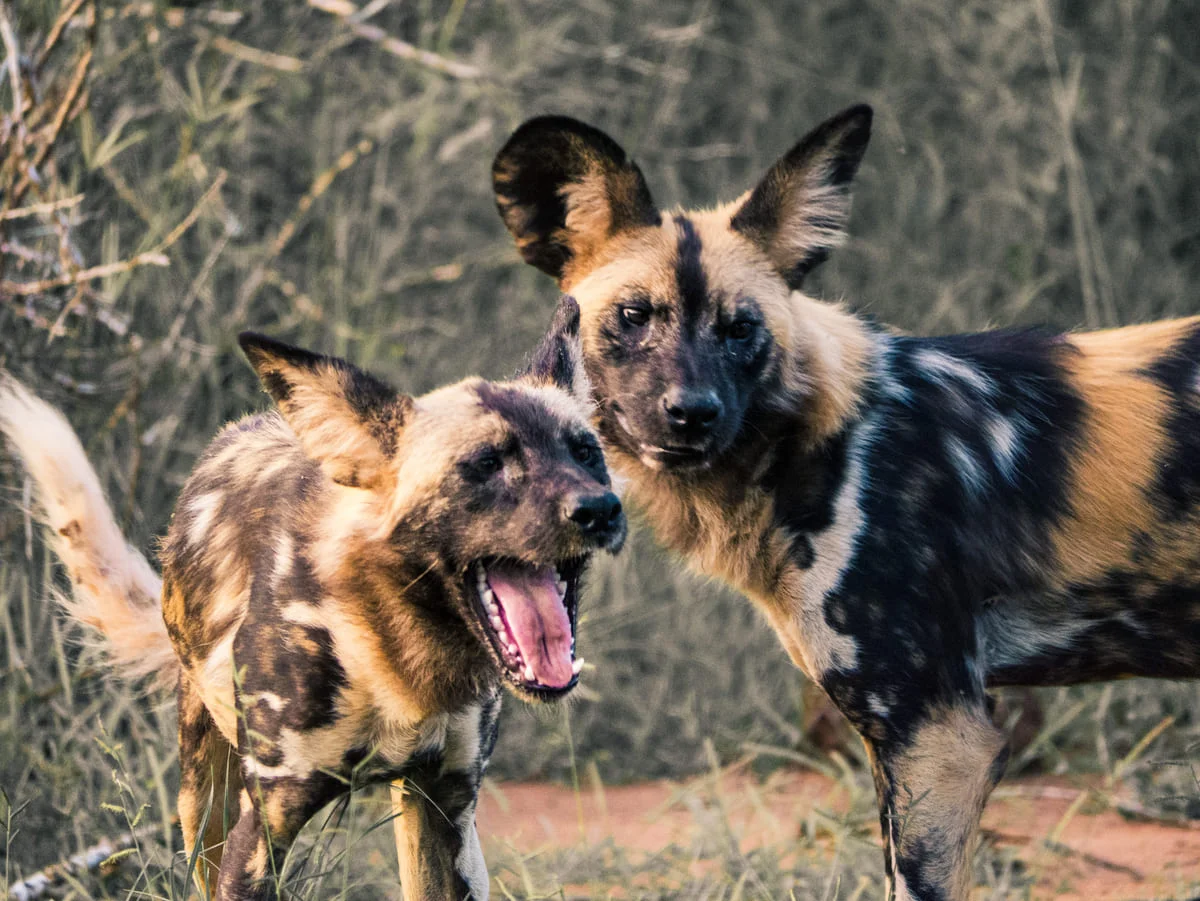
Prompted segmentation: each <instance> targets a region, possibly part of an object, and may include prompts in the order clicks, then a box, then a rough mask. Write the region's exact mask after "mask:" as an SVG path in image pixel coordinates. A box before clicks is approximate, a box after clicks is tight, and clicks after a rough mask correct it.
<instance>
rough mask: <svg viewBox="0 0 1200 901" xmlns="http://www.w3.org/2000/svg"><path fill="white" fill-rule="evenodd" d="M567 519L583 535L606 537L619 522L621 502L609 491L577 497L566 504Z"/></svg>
mask: <svg viewBox="0 0 1200 901" xmlns="http://www.w3.org/2000/svg"><path fill="white" fill-rule="evenodd" d="M567 519H569V520H571V522H573V523H575V524H576V525H577V526H579V528H580V530H581V531H582V532H583V533H584V534H585V535H606V534H608V533H609V532H611V531H613V529H615V528H616V527H617V525H618V524H619V522H620V519H621V501H620V499H619V498H618V497H617V496H616V495H615V494H613V493H612V492H611V491H606V492H605V493H604V494H593V495H591V496H589V497H577V498H575V499H574V500H573V502H571V503H569V504H567Z"/></svg>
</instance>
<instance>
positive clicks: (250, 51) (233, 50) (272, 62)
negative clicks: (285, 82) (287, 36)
mask: <svg viewBox="0 0 1200 901" xmlns="http://www.w3.org/2000/svg"><path fill="white" fill-rule="evenodd" d="M212 46H213V49H215V50H220V51H221V52H222V53H227V54H229V55H230V56H232V57H235V58H236V59H240V60H242V61H243V62H247V63H253V64H254V65H256V66H265V67H266V68H268V69H275V70H276V71H279V72H299V71H300V70H301V69H303V68H304V63H303V62H301V61H300V60H298V59H296V57H294V56H284V55H283V54H282V53H271V52H270V51H268V50H259V49H258V48H257V47H248V46H247V45H245V44H241V43H239V42H237V41H234V40H230V39H229V38H227V37H225V36H224V35H216V36H215V37H214V38H213V39H212Z"/></svg>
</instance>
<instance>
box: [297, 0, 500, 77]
mask: <svg viewBox="0 0 1200 901" xmlns="http://www.w3.org/2000/svg"><path fill="white" fill-rule="evenodd" d="M308 5H309V6H311V7H312V8H313V9H319V10H320V11H321V12H325V13H329V14H330V15H334V16H337V17H338V18H339V19H341V20H342V21H343V22H344V23H345V24H346V27H347V28H349V29H350V30H351V31H353V32H354V33H355V34H356V35H358V36H359V37H360V38H362V39H363V40H367V41H370V42H371V43H373V44H377V45H378V46H379V48H380V49H381V50H385V51H386V52H388V53H390V54H392V56H397V57H399V58H400V59H405V60H410V61H412V62H415V63H419V64H420V65H422V66H425V67H426V68H429V69H433V70H435V71H437V72H441V73H442V74H443V75H450V76H452V77H454V78H466V79H473V78H482V77H483V70H481V69H480V68H479V67H478V66H472V65H470V64H469V63H460V62H455V61H454V60H452V59H446V57H444V56H441V55H440V54H437V53H433V52H431V51H429V50H422V49H421V48H420V47H416V46H414V45H413V44H410V43H408V41H402V40H400V39H399V38H394V37H392V36H391V35H389V34H388V33H387V32H386V31H384V30H383V29H382V28H380V27H379V26H377V25H368V24H367V23H366V22H362V21H360V20H358V19H357V18H356V16H357V15H358V7H357V6H355V5H354V4H353V3H350V2H348V0H308Z"/></svg>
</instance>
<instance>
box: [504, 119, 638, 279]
mask: <svg viewBox="0 0 1200 901" xmlns="http://www.w3.org/2000/svg"><path fill="white" fill-rule="evenodd" d="M492 187H493V188H494V189H495V192H496V206H497V207H498V208H499V210H500V216H501V218H503V219H504V224H505V225H507V226H508V230H509V231H510V232H511V233H512V235H513V237H514V238H515V239H516V242H517V248H518V249H519V250H520V251H521V256H522V257H524V258H525V262H527V263H529V264H531V265H533V266H536V267H537V268H538V269H541V270H542V271H543V272H546V273H548V274H550V275H552V276H554V277H555V278H556V279H558V281H559V284H560V285H562V284H564V283H565V282H566V281H567V280H568V278H569V276H570V274H572V273H576V274H577V273H579V272H580V271H581V270H583V269H586V267H587V263H588V260H589V259H590V258H591V257H593V256H594V254H595V253H596V251H597V250H599V249H600V247H601V246H602V245H603V244H604V242H605V241H607V240H608V239H609V238H610V237H611V236H613V235H615V234H617V233H618V232H620V231H622V230H625V229H629V228H636V227H638V226H643V225H658V224H659V222H660V221H661V220H660V216H659V212H658V210H657V209H656V208H655V206H654V201H653V199H651V197H650V189H649V188H648V187H647V186H646V180H645V179H644V178H643V177H642V172H641V170H640V169H638V167H637V164H636V163H634V162H633V161H632V160H630V159H629V158H628V157H627V156H626V155H625V151H624V150H622V149H621V147H620V145H618V144H617V143H616V142H615V141H614V140H613V139H612V138H610V137H609V136H608V135H606V134H604V132H602V131H600V130H599V129H596V128H592V127H591V126H590V125H585V124H584V123H582V122H579V121H577V120H575V119H571V118H569V117H567V116H539V117H538V118H536V119H530V120H529V121H528V122H526V123H525V124H524V125H522V126H521V127H520V128H518V129H517V130H516V131H515V132H514V133H513V135H512V137H511V138H509V139H508V142H507V143H506V144H505V145H504V146H503V147H502V148H501V149H500V152H499V153H498V154H496V159H495V162H493V164H492Z"/></svg>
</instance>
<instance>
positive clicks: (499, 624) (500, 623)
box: [492, 616, 504, 632]
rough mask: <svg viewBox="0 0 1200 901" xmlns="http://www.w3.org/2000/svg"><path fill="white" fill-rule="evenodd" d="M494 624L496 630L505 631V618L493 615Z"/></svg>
mask: <svg viewBox="0 0 1200 901" xmlns="http://www.w3.org/2000/svg"><path fill="white" fill-rule="evenodd" d="M492 626H493V628H495V630H496V631H497V632H503V631H504V620H502V619H501V618H500V617H498V616H493V617H492Z"/></svg>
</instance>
